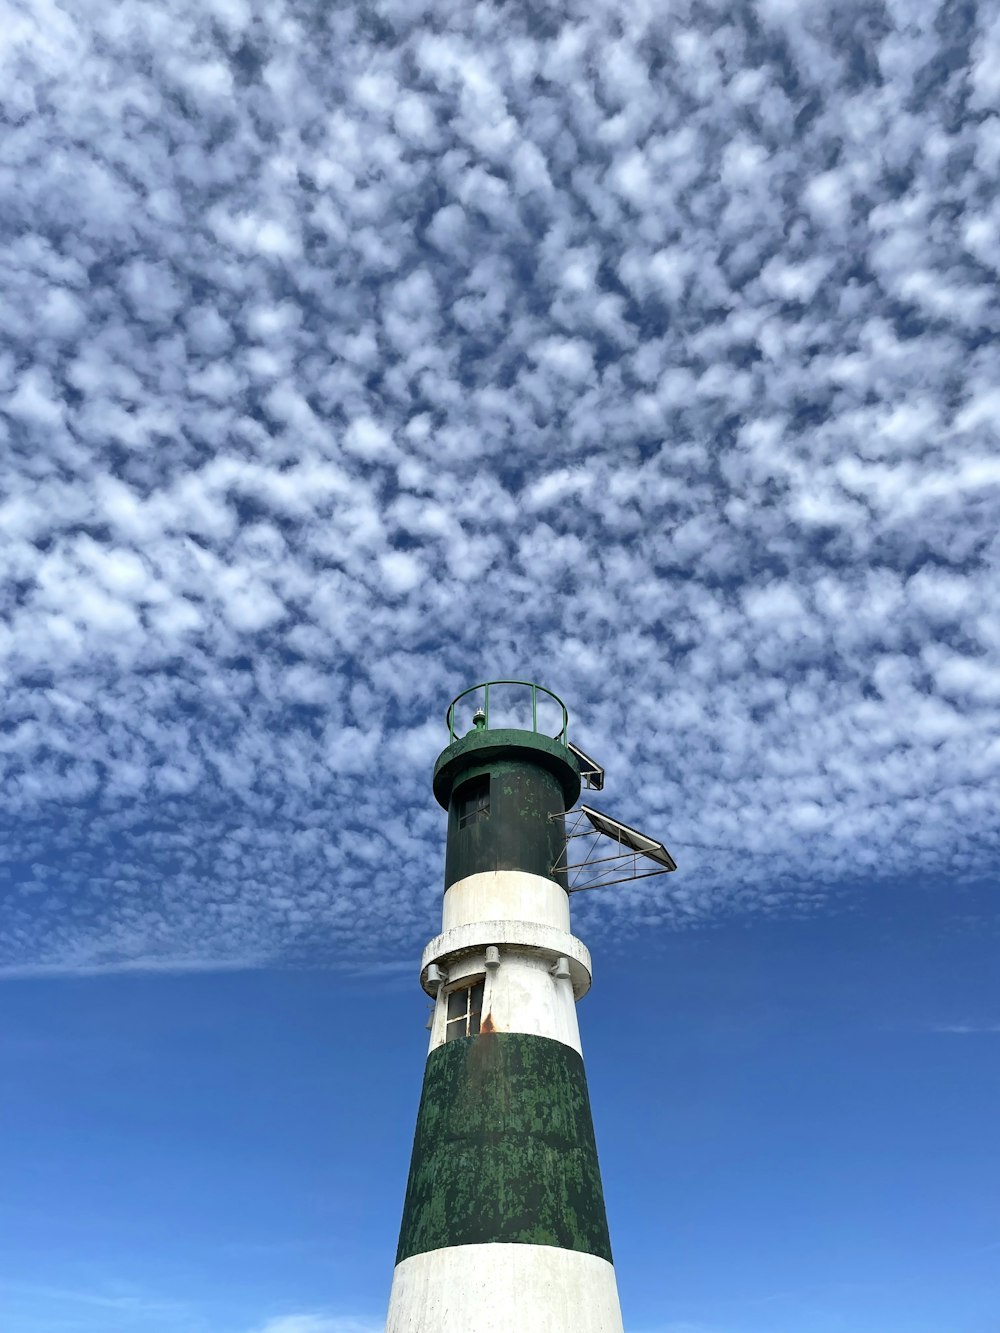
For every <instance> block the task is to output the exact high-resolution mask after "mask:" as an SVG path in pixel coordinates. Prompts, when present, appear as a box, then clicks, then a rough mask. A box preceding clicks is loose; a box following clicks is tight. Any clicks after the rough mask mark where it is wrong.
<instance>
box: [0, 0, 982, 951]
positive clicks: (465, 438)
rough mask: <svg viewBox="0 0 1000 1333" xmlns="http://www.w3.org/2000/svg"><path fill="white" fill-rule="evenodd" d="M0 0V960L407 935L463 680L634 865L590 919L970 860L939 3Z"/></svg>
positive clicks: (977, 689)
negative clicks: (564, 769)
mask: <svg viewBox="0 0 1000 1333" xmlns="http://www.w3.org/2000/svg"><path fill="white" fill-rule="evenodd" d="M7 22H8V29H7V32H6V36H5V42H4V48H3V54H2V61H3V70H2V76H0V99H2V102H3V117H4V133H3V135H2V136H0V199H2V205H0V218H2V227H3V246H2V249H0V266H2V270H3V285H4V290H5V315H4V339H3V347H2V351H0V422H2V437H0V438H2V444H0V459H2V462H0V466H2V500H0V531H2V533H3V544H2V560H3V565H4V580H3V585H2V586H3V593H2V597H3V601H2V621H0V663H2V665H0V677H2V681H3V699H4V707H3V725H2V729H0V747H2V782H3V820H4V837H3V849H4V851H3V854H4V857H5V870H4V875H5V879H6V894H5V907H4V913H3V921H2V925H0V956H2V963H3V965H4V966H5V967H6V969H7V975H24V974H26V973H31V972H33V971H35V972H42V973H44V972H47V971H58V970H70V971H73V970H77V971H83V972H86V971H92V970H95V969H97V970H99V969H101V968H105V967H118V966H130V967H141V966H160V967H164V966H185V967H204V966H212V965H216V964H225V965H231V966H235V965H239V964H241V963H253V962H257V961H261V960H263V959H288V960H291V959H296V958H312V959H319V958H325V959H333V958H335V957H345V956H349V955H354V956H356V955H357V952H358V950H359V949H361V948H362V942H367V944H366V945H365V947H368V948H370V949H372V950H374V951H375V953H376V954H378V955H379V956H381V957H383V958H385V959H391V958H393V957H396V956H399V955H400V953H402V952H403V951H404V950H410V949H412V947H413V942H414V940H415V939H416V938H417V937H419V936H420V935H421V934H423V933H425V932H426V927H427V923H428V922H429V921H430V920H432V903H433V899H434V897H435V895H436V891H437V880H438V875H439V865H438V857H439V846H440V834H441V823H440V818H439V815H438V813H437V812H436V811H435V810H434V809H433V808H432V807H431V803H430V799H429V793H428V766H429V764H430V763H431V761H432V760H433V757H434V754H435V753H436V749H437V748H438V746H439V745H440V743H441V741H442V733H441V729H440V725H439V721H438V719H439V717H440V709H441V708H442V706H443V703H444V702H445V701H446V700H447V699H448V698H449V697H450V696H451V694H453V693H454V692H455V691H456V690H457V689H458V688H460V687H461V686H463V685H464V684H466V683H469V682H471V681H472V680H475V679H481V678H482V677H483V676H486V675H507V674H513V675H529V676H534V677H536V678H538V679H541V680H542V681H543V682H545V683H548V684H551V685H552V686H554V687H555V688H556V689H558V690H559V692H560V693H561V694H563V696H564V697H566V698H567V700H568V701H569V702H570V704H571V706H572V707H573V710H574V716H575V719H576V722H577V735H578V739H579V740H580V741H581V742H582V743H583V744H584V745H585V746H586V747H587V748H588V749H590V750H592V751H593V752H594V753H596V754H597V755H598V756H599V757H602V758H604V759H606V761H607V762H608V764H609V791H610V793H612V795H611V799H610V800H609V804H612V805H613V804H614V797H613V793H614V791H615V788H616V787H617V790H618V792H619V793H621V794H622V795H621V796H620V797H619V801H618V806H619V808H620V809H622V812H623V813H626V812H627V813H628V814H630V815H631V816H632V817H634V818H635V819H636V820H638V821H641V822H643V823H647V824H648V825H649V826H650V827H652V828H655V829H656V830H663V831H664V832H665V833H666V834H667V835H668V838H669V842H670V845H671V848H672V850H674V852H675V854H676V855H677V857H678V860H679V861H680V862H681V863H682V866H683V875H678V876H677V877H676V882H675V883H674V884H671V885H670V886H668V889H667V890H665V889H663V888H656V889H655V890H654V889H650V890H648V892H647V891H645V890H640V889H635V890H632V891H630V892H629V894H628V895H626V897H621V896H620V897H618V898H615V897H606V898H603V899H599V900H597V901H593V902H588V903H587V904H586V906H585V908H584V915H585V917H586V922H585V925H586V928H587V929H588V930H590V931H591V932H592V933H593V932H597V933H601V932H604V933H606V934H608V935H614V934H616V933H620V932H622V931H624V930H626V929H634V928H636V927H637V926H638V927H642V926H644V925H656V924H659V923H678V922H681V923H682V922H685V921H698V920H702V919H704V918H705V917H706V915H708V914H710V913H717V912H733V911H787V910H795V911H801V910H809V909H810V908H811V907H814V906H818V905H819V904H821V902H822V900H823V898H824V896H825V895H826V894H828V893H829V892H830V891H831V890H834V889H836V888H837V887H838V886H844V885H845V884H846V883H847V882H848V881H849V880H850V879H851V877H856V876H859V875H860V876H863V877H865V878H870V877H873V876H875V877H877V876H887V877H898V876H900V875H902V874H907V873H909V872H911V870H912V868H913V867H914V866H915V865H919V866H920V868H921V871H922V873H924V874H925V875H928V876H934V877H936V878H937V879H939V880H944V881H947V880H956V879H968V878H975V877H979V876H983V875H985V874H987V873H989V872H991V871H992V870H993V869H995V866H996V861H997V842H996V829H997V827H998V819H997V815H998V791H997V772H998V767H1000V740H998V738H997V737H998V733H997V720H998V714H1000V673H998V655H1000V625H998V619H997V614H996V600H997V599H996V587H997V565H998V552H1000V538H998V526H997V517H998V503H997V501H998V494H1000V451H998V450H997V441H996V424H995V423H996V420H997V415H998V410H1000V390H998V388H997V355H996V336H997V331H998V323H1000V311H998V306H997V297H996V292H997V272H998V268H1000V197H998V195H997V191H996V188H995V182H996V178H997V172H998V169H1000V116H998V115H997V114H996V107H997V102H998V96H1000V76H998V73H997V71H998V69H1000V25H998V23H997V19H996V10H995V7H994V6H992V5H990V4H980V5H979V6H976V5H974V4H972V5H955V4H951V3H942V4H938V3H936V2H935V0H926V2H924V0H892V2H891V3H886V4H878V3H875V4H872V3H869V2H868V0H865V3H859V2H858V3H856V2H853V0H847V3H837V4H805V3H796V2H795V0H759V2H758V3H756V4H749V3H742V2H741V0H736V3H731V0H727V3H725V4H716V3H686V2H685V0H678V3H676V4H673V5H671V6H669V7H666V6H663V5H653V4H646V3H642V2H641V0H626V3H624V4H622V3H620V2H619V0H616V3H614V4H610V3H602V0H586V3H582V0H581V2H574V3H570V4H564V5H558V4H553V5H547V6H541V7H539V6H537V5H526V4H518V3H514V4H509V5H506V6H503V7H500V6H493V5H489V4H470V5H462V6H458V7H456V6H455V5H453V4H445V3H437V2H435V0H381V2H378V0H376V2H374V3H366V4H349V3H347V4H339V5H329V4H320V3H318V2H316V0H296V2H295V3H290V2H288V0H285V2H283V0H269V2H268V3H267V4H258V3H252V2H251V0H198V3H197V4H195V3H193V2H188V0H176V3H173V4H171V5H170V6H166V7H164V6H149V5H145V4H140V3H138V2H137V0H122V3H120V4H117V5H114V6H108V5H104V4H98V3H96V0H81V2H80V3H78V4H76V5H74V6H72V7H70V8H65V7H59V6H56V5H55V4H52V3H50V2H49V0H27V2H26V3H25V4H23V5H21V6H19V7H18V8H17V9H16V10H15V11H12V12H11V14H9V15H8V16H7ZM595 897H597V896H595ZM626 901H627V910H626V907H625V903H626Z"/></svg>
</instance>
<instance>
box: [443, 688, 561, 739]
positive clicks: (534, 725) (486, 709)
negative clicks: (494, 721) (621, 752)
mask: <svg viewBox="0 0 1000 1333" xmlns="http://www.w3.org/2000/svg"><path fill="white" fill-rule="evenodd" d="M494 685H520V686H523V688H524V689H526V690H530V691H531V730H532V731H534V732H537V731H538V696H539V694H544V695H546V696H547V697H548V698H549V699H551V700H553V702H554V703H556V704H558V705H559V711H560V714H561V715H562V726H561V728H560V729H559V730H558V731H557V732H556V734H555V737H554V739H555V740H557V741H561V742H562V744H563V745H565V744H566V735H567V730H568V728H569V713H568V712H567V711H566V705H565V704H564V703H563V701H562V700H561V699H560V698H559V696H558V694H553V692H552V691H551V690H547V689H546V688H545V686H544V685H536V684H535V682H534V681H531V680H485V681H483V682H482V683H481V684H479V685H470V686H469V688H468V689H467V690H463V691H462V693H461V694H456V695H455V697H454V699H452V701H451V703H450V704H449V705H448V711H447V713H446V714H445V721H446V723H447V724H448V735H449V736H450V738H451V739H452V740H453V741H454V740H455V739H456V736H455V705H456V704H459V703H461V701H462V700H463V699H466V698H468V696H469V695H470V694H475V692H476V691H477V690H482V691H483V707H482V712H483V724H482V725H483V728H484V730H487V731H488V730H489V725H490V689H491V687H492V686H494Z"/></svg>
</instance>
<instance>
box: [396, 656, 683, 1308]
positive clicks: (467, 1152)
mask: <svg viewBox="0 0 1000 1333" xmlns="http://www.w3.org/2000/svg"><path fill="white" fill-rule="evenodd" d="M491 694H492V702H493V707H492V717H491ZM501 695H502V696H503V698H504V699H505V700H506V701H507V702H508V703H509V702H510V701H511V700H513V709H512V710H510V709H505V710H503V712H504V716H503V717H502V718H501V717H500V716H499V714H500V712H501V710H500V709H499V708H498V704H497V701H498V698H499V697H500V696H501ZM473 710H474V711H473ZM511 712H512V713H513V722H514V724H513V725H511V724H510V720H511V719H510V716H509V714H510V713H511ZM470 713H471V726H470V727H468V729H466V726H465V723H466V721H468V720H470V719H469V714H470ZM553 720H554V721H555V726H554V727H553V726H552V722H553ZM447 726H448V734H449V743H448V745H447V746H446V748H445V749H444V751H443V752H442V753H441V755H440V756H439V758H438V760H437V763H436V764H435V766H434V779H433V787H434V795H435V797H436V799H437V800H438V802H439V803H440V804H441V805H442V806H443V807H444V808H445V810H447V812H448V831H447V848H446V853H445V876H444V901H443V907H442V921H441V932H440V934H438V935H436V936H435V937H434V938H433V939H432V940H431V941H430V942H429V944H428V945H427V947H426V948H425V949H424V953H423V957H422V959H421V964H420V984H421V986H422V987H423V989H424V991H425V992H426V993H427V995H428V996H429V997H430V999H431V1000H432V1002H433V1008H432V1012H431V1017H430V1022H429V1024H428V1026H429V1028H430V1043H429V1051H428V1056H427V1064H426V1067H425V1072H424V1082H423V1091H422V1095H421V1099H420V1108H419V1111H418V1114H417V1127H416V1133H415V1136H414V1143H413V1154H412V1158H411V1163H410V1173H409V1178H408V1181H407V1186H406V1197H405V1201H404V1206H403V1218H402V1224H401V1227H400V1234H399V1246H398V1250H397V1254H396V1267H395V1272H394V1274H393V1282H392V1292H391V1295H390V1300H389V1315H388V1320H387V1324H386V1333H446V1331H447V1330H451V1329H463V1330H464V1329H475V1331H476V1333H515V1331H519V1330H531V1331H533V1333H534V1331H537V1333H622V1319H621V1312H620V1309H619V1303H618V1290H617V1285H616V1281H615V1270H614V1267H613V1265H612V1254H611V1242H610V1238H609V1234H608V1222H607V1216H606V1214H605V1207H604V1195H603V1190H602V1186H601V1175H600V1170H599V1167H598V1161H597V1148H596V1144H595V1140H594V1127H593V1122H592V1119H591V1112H590V1101H589V1097H588V1093H587V1081H586V1076H585V1073H584V1065H583V1055H582V1049H581V1044H580V1031H579V1026H578V1024H577V1015H576V1006H577V1003H578V1002H579V1001H580V1000H581V999H582V998H583V996H584V995H586V993H587V991H588V990H589V989H590V984H591V974H592V969H591V960H590V954H589V952H588V951H587V949H586V947H585V946H584V944H583V943H582V942H581V941H580V940H579V939H577V937H576V936H575V935H574V934H573V933H572V929H571V926H570V894H571V892H572V890H573V888H574V882H575V880H580V881H581V882H580V883H579V885H578V887H586V888H590V887H599V886H600V885H602V884H604V883H608V882H611V883H616V882H620V881H621V879H624V878H632V877H633V875H634V874H636V873H660V872H662V871H663V870H671V869H674V868H675V867H674V864H673V861H672V860H671V859H670V857H669V854H668V853H667V852H666V850H665V849H664V848H663V847H662V844H660V843H657V842H656V841H655V840H653V839H650V838H647V837H645V835H643V834H640V833H639V832H638V831H637V830H634V829H631V828H629V827H628V826H627V825H624V824H621V823H620V821H617V820H614V819H613V818H612V817H611V816H608V815H604V814H602V813H601V812H598V811H595V810H593V809H592V808H590V807H588V806H583V807H582V808H581V810H580V811H574V810H573V807H574V806H575V805H576V802H577V800H578V798H579V796H580V793H581V785H582V783H586V785H587V786H589V787H598V788H599V787H600V786H601V785H603V770H602V769H600V767H599V766H598V765H597V764H595V763H594V762H593V761H592V760H590V759H588V757H587V756H586V755H585V754H584V753H583V751H581V750H580V749H578V748H577V747H576V746H574V745H573V744H572V743H571V742H570V740H569V736H568V717H567V712H566V709H565V706H564V705H563V704H562V702H561V700H559V699H558V698H557V697H556V696H555V695H553V694H551V692H550V691H548V690H545V689H544V688H543V687H542V686H540V685H535V684H533V683H530V682H510V681H492V682H489V683H488V684H484V685H479V686H474V687H473V688H472V689H470V690H467V691H465V692H464V693H463V694H461V695H459V696H458V697H457V699H455V700H453V701H452V704H451V706H450V707H449V709H448V712H447ZM568 812H572V814H571V818H570V820H569V823H568V822H567V814H568ZM577 824H582V825H583V826H584V833H581V834H575V833H574V832H573V831H572V830H573V829H575V828H576V826H577ZM585 835H587V836H591V835H594V836H597V837H599V838H603V839H604V841H605V843H607V840H608V839H611V841H612V843H613V844H614V850H613V852H612V854H611V855H607V856H599V857H597V858H587V859H585V860H584V861H579V862H577V861H576V859H575V857H574V855H573V854H572V852H571V847H572V846H573V845H575V844H574V842H573V839H574V838H575V837H576V836H581V837H582V836H585ZM640 861H641V862H642V864H643V865H647V866H652V867H653V869H651V870H644V871H640V870H638V869H637V866H638V864H639V863H640ZM609 865H610V867H611V869H612V870H613V871H618V870H621V869H622V868H623V866H624V869H625V872H626V873H623V874H620V875H618V876H617V878H616V877H615V876H614V874H612V876H611V877H610V879H609V877H608V867H609ZM630 867H631V873H628V872H629V868H630ZM595 872H596V875H597V878H596V879H595V877H594V876H595ZM581 877H582V878H581Z"/></svg>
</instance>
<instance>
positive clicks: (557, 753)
mask: <svg viewBox="0 0 1000 1333" xmlns="http://www.w3.org/2000/svg"><path fill="white" fill-rule="evenodd" d="M515 757H517V758H518V759H520V760H521V761H522V762H524V763H529V764H534V765H536V766H537V767H539V768H546V769H548V771H549V772H550V773H553V774H555V776H556V778H557V780H558V782H559V784H560V786H561V788H562V792H563V799H564V800H565V802H566V804H565V806H564V807H563V808H564V809H566V810H568V809H569V808H570V806H571V805H575V804H576V800H577V797H578V796H579V795H580V768H579V765H578V764H577V762H576V759H575V758H574V757H573V755H572V754H571V752H570V751H569V750H568V749H567V748H566V746H565V745H563V744H562V742H561V741H557V740H553V739H552V738H551V737H549V736H543V735H541V734H540V733H539V732H537V731H518V730H516V729H514V728H513V727H496V728H492V729H490V730H480V729H479V728H478V727H477V728H475V729H474V730H473V731H470V732H469V733H468V735H466V736H462V737H461V738H460V739H459V740H457V741H453V742H452V743H451V745H449V746H448V748H447V749H446V750H442V752H441V753H440V754H439V755H438V758H437V763H436V764H435V765H434V795H435V797H436V798H437V802H438V804H439V805H443V806H444V808H445V809H446V810H447V809H448V806H449V804H450V802H451V793H452V790H453V789H454V787H455V786H456V785H457V784H458V783H459V782H461V781H462V780H463V778H464V777H465V776H466V773H468V772H472V771H473V770H475V769H476V768H477V767H478V768H479V769H480V770H482V769H483V768H488V767H490V766H491V765H493V764H494V763H496V762H497V760H500V759H512V758H515Z"/></svg>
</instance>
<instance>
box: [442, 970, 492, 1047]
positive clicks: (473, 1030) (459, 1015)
mask: <svg viewBox="0 0 1000 1333" xmlns="http://www.w3.org/2000/svg"><path fill="white" fill-rule="evenodd" d="M483 988H484V982H482V981H474V982H473V983H472V985H471V986H462V987H460V988H459V989H458V990H453V991H451V992H450V994H449V995H448V1018H447V1021H446V1023H445V1029H444V1039H445V1041H454V1040H455V1039H456V1038H457V1037H476V1036H478V1035H479V1020H480V1018H481V1017H482V1013H483Z"/></svg>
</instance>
